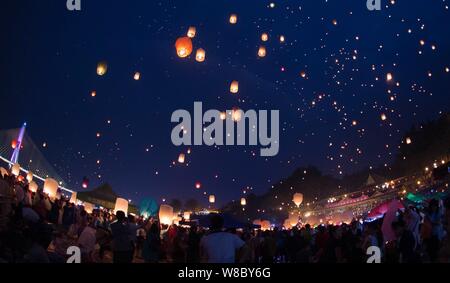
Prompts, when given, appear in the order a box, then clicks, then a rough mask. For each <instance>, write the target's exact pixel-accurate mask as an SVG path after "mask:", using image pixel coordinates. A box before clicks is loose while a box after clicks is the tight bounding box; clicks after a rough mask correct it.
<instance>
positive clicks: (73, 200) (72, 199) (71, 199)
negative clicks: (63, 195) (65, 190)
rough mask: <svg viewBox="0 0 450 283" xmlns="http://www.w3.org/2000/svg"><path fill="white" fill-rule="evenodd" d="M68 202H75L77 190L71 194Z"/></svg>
mask: <svg viewBox="0 0 450 283" xmlns="http://www.w3.org/2000/svg"><path fill="white" fill-rule="evenodd" d="M69 202H71V203H76V202H77V192H73V193H72V195H71V196H70V200H69Z"/></svg>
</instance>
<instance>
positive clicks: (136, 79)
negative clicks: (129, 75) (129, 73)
mask: <svg viewBox="0 0 450 283" xmlns="http://www.w3.org/2000/svg"><path fill="white" fill-rule="evenodd" d="M133 79H134V80H135V81H138V80H140V79H141V73H139V72H136V73H134V76H133Z"/></svg>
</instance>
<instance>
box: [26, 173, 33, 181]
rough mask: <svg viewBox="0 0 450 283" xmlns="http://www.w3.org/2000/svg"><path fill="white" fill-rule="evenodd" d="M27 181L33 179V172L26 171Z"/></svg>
mask: <svg viewBox="0 0 450 283" xmlns="http://www.w3.org/2000/svg"><path fill="white" fill-rule="evenodd" d="M27 181H28V183H29V182H31V181H33V172H31V171H28V173H27Z"/></svg>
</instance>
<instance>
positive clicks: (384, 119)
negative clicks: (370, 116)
mask: <svg viewBox="0 0 450 283" xmlns="http://www.w3.org/2000/svg"><path fill="white" fill-rule="evenodd" d="M380 118H381V121H386V120H387V116H386V114H384V113H383V114H381V116H380Z"/></svg>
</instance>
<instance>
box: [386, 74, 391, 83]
mask: <svg viewBox="0 0 450 283" xmlns="http://www.w3.org/2000/svg"><path fill="white" fill-rule="evenodd" d="M386 81H388V82H390V81H392V74H391V73H387V74H386Z"/></svg>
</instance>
